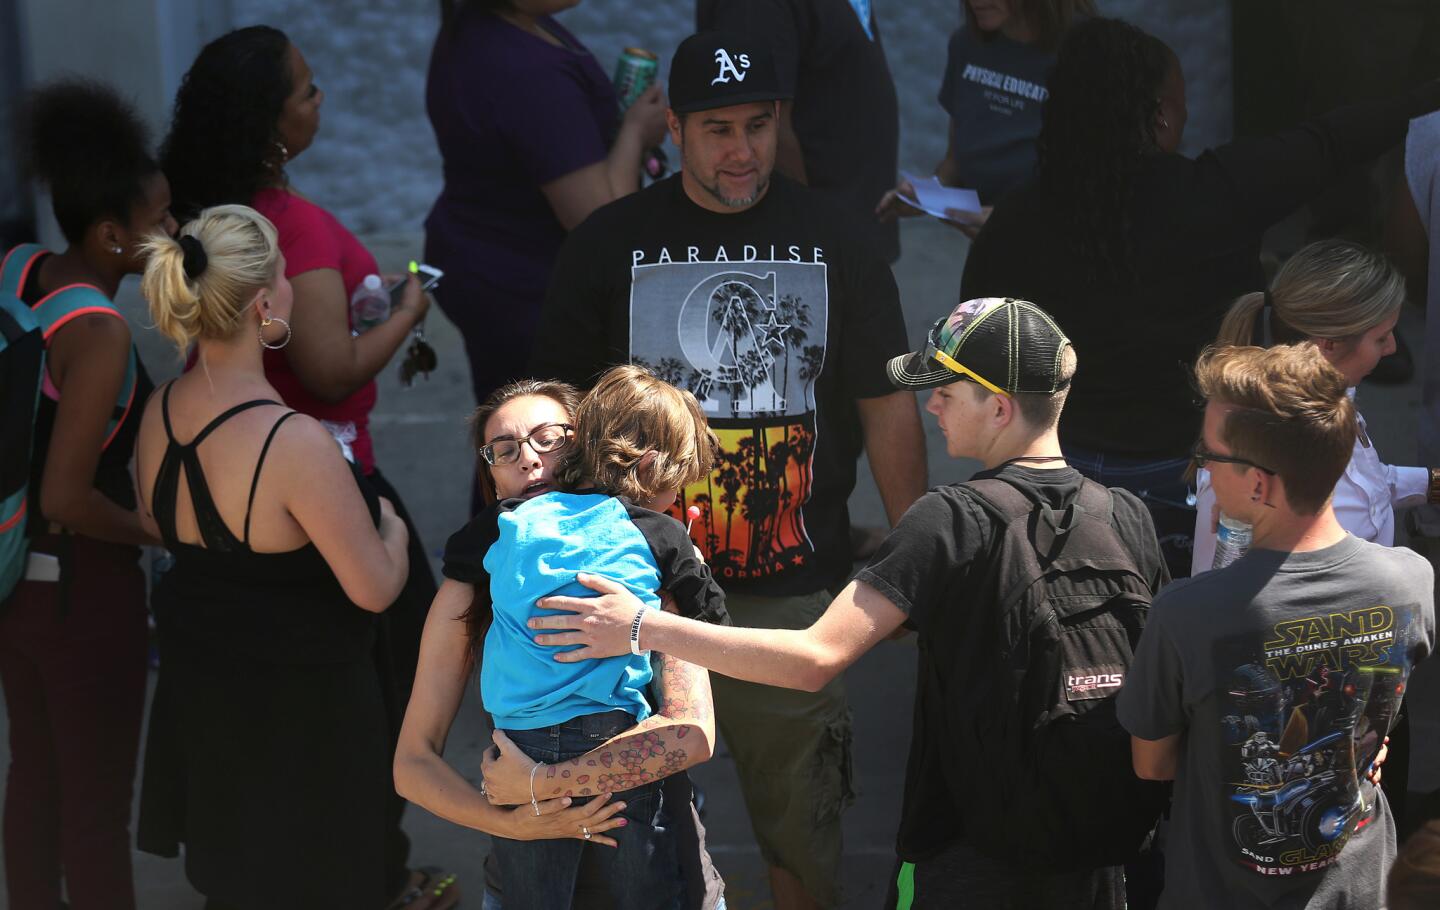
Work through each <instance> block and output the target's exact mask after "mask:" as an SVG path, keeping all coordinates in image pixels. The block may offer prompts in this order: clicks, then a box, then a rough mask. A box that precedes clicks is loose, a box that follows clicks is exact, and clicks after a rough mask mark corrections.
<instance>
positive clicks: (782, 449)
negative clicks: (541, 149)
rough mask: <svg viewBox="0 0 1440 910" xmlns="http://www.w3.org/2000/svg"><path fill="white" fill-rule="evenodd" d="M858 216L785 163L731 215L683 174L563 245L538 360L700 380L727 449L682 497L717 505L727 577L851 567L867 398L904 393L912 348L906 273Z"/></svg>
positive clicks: (591, 374)
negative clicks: (902, 374)
mask: <svg viewBox="0 0 1440 910" xmlns="http://www.w3.org/2000/svg"><path fill="white" fill-rule="evenodd" d="M849 224H850V221H849V220H848V219H847V218H845V217H844V215H843V214H842V213H840V212H838V211H837V210H836V209H834V208H833V207H832V206H831V205H830V204H829V203H828V202H827V201H826V200H824V199H822V198H820V197H818V196H817V195H816V194H815V193H813V192H812V191H810V190H808V189H806V188H805V187H802V186H799V185H798V184H796V183H794V182H792V181H789V180H787V179H785V178H783V177H780V176H778V175H776V176H774V177H772V179H771V183H770V189H769V191H768V192H767V193H766V194H765V196H764V198H762V199H761V200H760V202H758V203H757V204H755V205H754V206H752V207H751V208H749V209H746V210H744V211H740V212H734V213H725V214H721V213H717V212H711V211H708V210H706V209H703V208H701V207H700V206H698V205H696V204H695V203H694V202H692V201H691V200H690V198H689V197H688V196H687V195H686V194H685V190H684V188H683V187H682V185H681V179H680V176H679V175H676V176H674V177H671V178H669V179H667V180H663V181H661V182H659V183H657V184H655V185H654V186H651V187H649V188H647V189H645V190H642V191H641V192H639V193H635V194H634V195H631V196H627V197H625V198H623V199H620V200H618V201H616V202H613V203H611V204H610V205H607V206H605V207H604V208H602V209H600V210H599V211H597V212H596V213H595V214H594V215H592V216H591V217H590V218H589V219H588V220H587V221H586V222H585V223H584V224H582V225H581V226H580V227H578V228H577V229H576V230H575V231H574V232H573V233H572V234H571V235H570V237H569V238H568V239H567V240H566V242H565V245H564V247H562V249H561V251H560V258H559V261H558V262H557V264H556V267H555V274H554V277H553V279H552V281H551V284H550V290H549V293H548V295H547V297H546V300H545V306H544V310H543V312H542V314H541V319H540V330H539V333H538V334H537V335H536V337H537V338H538V339H539V341H537V343H536V346H535V351H534V354H533V356H532V360H531V371H530V372H531V374H532V375H534V376H538V377H545V378H557V379H564V380H567V381H570V382H574V383H576V384H578V385H582V386H585V385H589V384H591V383H592V382H594V380H595V378H596V377H597V376H598V375H599V374H600V373H601V372H603V371H604V370H605V368H607V367H609V366H613V365H615V364H619V363H626V362H633V363H636V364H640V365H643V366H646V367H648V368H650V369H651V370H653V371H654V372H655V373H656V374H657V375H658V376H660V377H661V378H662V379H665V380H666V381H668V382H671V383H673V384H675V385H677V386H679V387H680V388H683V389H688V390H689V391H691V392H693V393H694V394H695V397H696V398H698V399H699V401H700V404H701V407H702V408H703V409H704V411H705V415H706V417H707V418H708V419H709V421H710V426H711V428H712V429H713V430H714V431H715V433H716V435H718V436H719V437H720V442H721V452H720V455H719V458H718V459H717V464H716V467H715V469H714V470H713V471H712V472H711V473H710V475H709V476H708V477H706V478H705V479H704V480H702V481H700V482H699V483H696V484H693V485H691V486H690V487H688V488H686V489H685V490H684V491H682V493H681V496H680V498H679V500H677V502H676V505H675V507H674V510H673V512H672V514H675V515H677V516H680V515H683V514H684V513H685V510H686V509H687V508H688V507H689V506H697V507H698V508H699V509H700V517H699V518H697V519H696V520H695V521H694V523H693V525H692V527H691V537H692V539H693V540H694V541H695V543H696V545H697V546H698V547H699V548H700V549H701V551H702V552H703V553H704V554H705V558H706V562H708V563H709V565H710V567H711V570H712V571H713V572H714V575H715V578H716V579H718V580H719V581H720V583H721V585H722V586H724V587H725V588H726V590H733V591H744V592H747V593H752V594H758V595H763V596H785V595H792V594H808V593H811V592H814V591H818V590H820V589H821V588H824V587H827V586H830V585H833V584H835V583H836V582H838V581H840V580H841V579H842V578H843V577H844V575H845V573H846V572H847V571H848V569H849V564H850V542H849V526H850V521H849V513H848V511H847V509H846V500H847V499H848V498H849V496H850V492H851V490H852V489H853V488H854V486H855V462H856V458H857V457H858V456H859V454H860V451H861V448H862V441H863V440H862V434H861V427H860V422H859V416H858V411H857V408H856V404H855V399H857V398H872V397H877V396H880V395H886V394H889V393H891V392H893V391H894V389H893V388H892V387H891V386H890V383H889V381H888V380H887V379H886V376H885V363H886V361H887V360H888V359H889V358H891V357H894V356H896V355H899V354H902V353H904V352H905V351H906V350H908V347H907V345H906V342H905V325H904V321H903V319H902V317H901V313H900V302H899V294H898V292H897V291H896V288H895V279H894V277H893V276H892V275H891V274H890V269H889V267H888V266H886V264H885V263H884V262H883V261H882V260H881V259H880V258H879V257H878V256H876V255H875V253H874V252H873V251H872V250H870V249H869V248H868V247H867V246H866V245H865V244H864V243H863V242H861V241H859V240H858V239H857V238H856V235H855V234H854V233H853V232H852V230H851V229H850V228H849V227H848V225H849ZM681 520H682V521H688V519H683V518H682V519H681Z"/></svg>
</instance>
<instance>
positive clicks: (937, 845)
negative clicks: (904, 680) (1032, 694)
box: [855, 465, 1170, 906]
mask: <svg viewBox="0 0 1440 910" xmlns="http://www.w3.org/2000/svg"><path fill="white" fill-rule="evenodd" d="M989 477H999V478H1001V479H1003V480H1005V481H1006V482H1008V483H1010V484H1011V485H1013V486H1014V487H1015V488H1016V489H1018V490H1019V491H1020V492H1022V493H1024V494H1025V496H1026V498H1028V499H1030V500H1031V501H1032V502H1034V503H1036V504H1037V505H1041V504H1043V505H1046V506H1049V507H1050V508H1060V507H1062V506H1063V505H1064V504H1065V503H1066V502H1068V501H1069V500H1070V499H1072V498H1073V497H1074V496H1076V495H1078V493H1079V491H1080V482H1081V476H1080V473H1079V472H1078V471H1076V470H1075V469H1074V468H1071V467H1062V468H1031V467H1022V466H1020V465H1005V466H1002V467H1000V468H998V469H996V470H992V471H982V472H980V473H978V474H976V475H975V479H976V480H980V479H984V478H989ZM962 486H963V484H949V485H946V486H942V487H936V488H934V489H932V490H931V491H930V492H928V493H926V494H925V495H924V496H922V497H921V498H920V499H919V500H917V501H916V503H915V504H914V505H912V506H911V507H910V509H909V511H907V512H906V513H905V516H904V517H903V518H901V519H900V523H899V524H898V525H896V526H895V530H894V531H893V532H891V534H890V536H889V537H887V538H886V539H885V542H884V543H883V544H881V546H880V549H879V550H878V551H877V552H876V553H875V555H874V556H872V557H871V558H870V562H869V564H868V565H867V566H866V567H865V568H863V569H861V570H860V572H859V573H858V574H857V575H856V576H855V577H856V579H857V580H859V581H863V582H865V583H866V584H868V585H870V586H871V587H872V588H874V589H875V590H877V591H879V592H880V593H881V594H883V595H885V597H886V598H887V599H889V600H890V602H891V603H893V604H895V606H897V607H899V608H900V609H901V610H903V611H904V612H905V615H906V620H905V625H906V626H907V627H908V628H911V629H914V630H915V631H916V632H917V633H919V644H920V660H919V667H918V676H917V681H916V686H915V721H914V723H915V727H914V732H913V733H912V734H911V737H910V758H909V760H908V762H907V763H906V769H905V796H904V802H903V804H902V806H901V810H900V831H899V834H898V835H897V838H896V849H897V852H898V853H899V855H900V858H901V859H904V860H906V861H909V862H923V861H924V860H927V859H929V858H931V857H933V856H934V855H935V854H937V853H939V852H940V851H941V850H943V849H944V848H945V847H946V846H947V845H949V844H950V843H952V842H954V841H956V840H960V839H965V840H968V841H975V840H978V839H982V838H983V837H984V834H985V820H984V819H967V818H966V817H965V799H964V797H965V795H964V794H963V793H953V792H952V790H951V787H950V784H949V783H947V781H948V780H949V774H948V772H947V770H946V769H947V768H948V767H950V766H951V765H953V761H954V756H952V755H951V754H950V747H949V745H948V743H949V742H950V740H949V738H948V737H947V736H946V733H945V731H946V730H947V729H948V728H949V726H950V725H951V724H952V723H953V722H954V713H953V711H954V709H953V706H951V705H949V704H947V703H946V700H945V695H944V689H943V686H944V685H946V684H950V685H963V684H964V683H963V680H964V672H965V670H964V668H965V667H971V666H973V667H977V668H989V667H992V666H993V665H994V657H993V654H994V650H995V647H996V642H998V641H999V640H1000V632H999V629H998V628H997V627H996V624H997V622H998V619H999V616H998V614H997V613H996V611H995V610H994V606H995V604H994V602H993V601H992V600H991V599H990V598H989V596H988V592H989V586H988V584H987V581H988V580H987V574H988V572H989V571H990V570H991V569H992V568H993V566H992V564H991V562H990V561H989V560H987V559H986V554H987V553H989V552H990V550H991V548H992V546H993V545H994V542H995V538H996V535H997V533H998V532H999V531H998V529H997V528H996V525H995V522H994V520H993V519H992V517H991V515H990V513H988V512H986V511H985V510H984V508H982V507H981V506H980V505H978V504H977V503H976V501H975V499H974V498H973V496H972V495H971V494H969V493H967V492H965V491H964V490H962V489H961V487H962ZM1113 494H1114V498H1113V510H1114V511H1113V515H1114V518H1113V524H1114V527H1115V530H1116V532H1117V533H1118V534H1119V537H1120V540H1121V541H1122V542H1123V543H1124V544H1125V545H1126V548H1127V549H1128V550H1129V552H1130V554H1131V555H1132V557H1133V558H1134V560H1135V567H1136V568H1137V569H1139V570H1140V574H1141V575H1142V577H1144V578H1145V579H1146V580H1147V581H1148V582H1149V583H1150V589H1151V590H1152V591H1158V590H1159V589H1160V588H1161V586H1163V585H1164V584H1165V583H1167V582H1168V581H1169V580H1170V575H1169V572H1168V571H1167V570H1166V568H1165V561H1164V559H1163V558H1162V557H1161V555H1160V545H1159V544H1158V543H1157V542H1156V539H1155V526H1154V524H1153V523H1152V522H1151V520H1150V513H1149V512H1148V511H1146V509H1145V506H1144V504H1142V503H1141V502H1140V500H1138V499H1137V498H1135V496H1133V495H1132V494H1130V493H1127V492H1125V491H1124V490H1114V491H1113ZM956 668H959V669H958V670H957V669H956ZM957 673H958V674H959V675H957ZM942 680H946V681H948V682H945V683H942ZM977 785H978V786H983V785H984V784H983V782H977ZM967 823H968V826H967ZM927 897H930V898H936V896H935V895H927ZM962 897H963V895H960V894H957V895H956V900H957V901H959V900H960V899H961V898H962ZM937 899H938V898H937ZM936 906H940V904H937V905H936Z"/></svg>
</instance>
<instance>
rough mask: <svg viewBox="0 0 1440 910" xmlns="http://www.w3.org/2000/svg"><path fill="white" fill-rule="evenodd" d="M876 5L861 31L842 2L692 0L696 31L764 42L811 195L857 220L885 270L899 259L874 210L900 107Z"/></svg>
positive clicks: (890, 171) (892, 226) (889, 230)
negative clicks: (789, 100) (788, 104)
mask: <svg viewBox="0 0 1440 910" xmlns="http://www.w3.org/2000/svg"><path fill="white" fill-rule="evenodd" d="M876 6H878V4H872V5H871V8H870V21H869V22H866V23H862V22H861V21H860V17H859V15H858V14H857V13H856V10H855V6H854V5H853V4H851V3H850V0H697V2H696V4H695V22H696V27H697V28H698V29H699V30H701V31H704V30H707V29H719V30H721V31H730V32H739V33H741V34H748V35H755V36H757V37H761V38H764V39H766V40H768V41H769V42H770V46H771V47H772V48H773V49H774V51H775V70H776V75H777V76H778V77H779V79H780V87H781V88H782V89H784V90H785V91H787V92H790V93H791V94H792V95H793V96H794V102H795V103H794V107H793V109H792V113H791V123H792V125H793V126H794V128H795V137H796V138H797V139H799V140H800V149H801V152H802V153H803V155H804V158H805V177H806V180H807V181H808V182H809V185H810V186H811V188H813V189H815V190H818V191H820V192H822V193H825V194H826V195H828V196H830V198H832V199H833V200H834V202H835V204H836V205H837V206H838V207H840V208H843V209H844V210H845V211H846V212H847V213H849V214H851V215H852V216H853V217H854V218H856V219H857V228H858V229H859V230H860V231H862V232H863V236H864V237H865V239H866V240H867V241H868V242H869V243H872V244H874V245H875V246H874V248H875V251H876V252H878V253H879V254H880V256H881V258H883V259H884V260H885V261H886V262H894V261H895V260H896V259H898V258H899V257H900V225H899V223H898V222H894V221H892V222H891V223H889V224H881V223H880V221H879V220H878V219H876V217H875V204H876V203H877V202H879V201H880V197H881V196H883V195H885V192H886V191H887V190H889V189H890V188H891V187H893V186H894V185H895V176H896V173H895V171H896V162H897V159H898V157H899V150H900V104H899V102H898V101H897V100H896V96H895V80H894V79H893V78H892V77H891V75H890V64H889V63H888V62H887V61H886V59H885V44H884V42H883V40H882V37H881V34H880V22H879V16H878V15H877V13H876V11H875V7H876Z"/></svg>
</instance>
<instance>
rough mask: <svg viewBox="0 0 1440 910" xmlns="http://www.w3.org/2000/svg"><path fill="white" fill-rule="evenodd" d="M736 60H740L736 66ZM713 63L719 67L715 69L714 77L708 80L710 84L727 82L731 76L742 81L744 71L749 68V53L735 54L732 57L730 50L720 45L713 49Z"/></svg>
mask: <svg viewBox="0 0 1440 910" xmlns="http://www.w3.org/2000/svg"><path fill="white" fill-rule="evenodd" d="M736 60H739V61H740V65H739V66H738V67H737V66H736V65H735V61H736ZM715 63H716V65H717V66H718V67H719V69H718V70H716V75H715V78H714V79H711V80H710V84H711V85H715V84H716V83H719V82H729V81H730V77H731V76H734V77H735V81H736V82H744V81H745V75H746V74H745V72H744V71H745V70H748V69H750V55H749V54H736V55H735V57H734V58H733V59H732V58H731V56H730V52H729V51H727V50H725V48H723V47H720V48H716V49H715Z"/></svg>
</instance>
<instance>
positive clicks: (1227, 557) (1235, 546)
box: [1210, 512, 1254, 569]
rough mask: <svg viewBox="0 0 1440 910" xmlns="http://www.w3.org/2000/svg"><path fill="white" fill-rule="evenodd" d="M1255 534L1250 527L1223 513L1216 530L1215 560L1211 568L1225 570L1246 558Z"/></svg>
mask: <svg viewBox="0 0 1440 910" xmlns="http://www.w3.org/2000/svg"><path fill="white" fill-rule="evenodd" d="M1253 533H1254V529H1253V528H1251V527H1250V525H1248V524H1246V523H1245V522H1243V521H1240V520H1239V519H1235V518H1231V517H1230V516H1229V515H1226V514H1225V513H1224V512H1221V513H1220V521H1219V523H1218V525H1217V527H1216V529H1215V560H1214V562H1212V563H1210V568H1212V569H1223V568H1225V567H1226V566H1228V565H1230V563H1232V562H1234V561H1235V560H1237V559H1239V558H1240V557H1242V556H1244V555H1245V553H1246V551H1248V550H1249V549H1250V540H1251V537H1252V534H1253Z"/></svg>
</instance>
